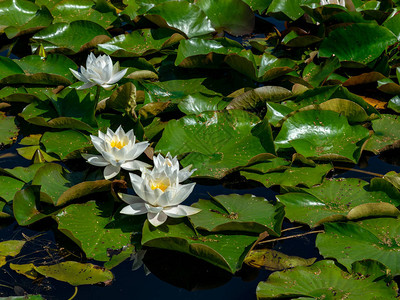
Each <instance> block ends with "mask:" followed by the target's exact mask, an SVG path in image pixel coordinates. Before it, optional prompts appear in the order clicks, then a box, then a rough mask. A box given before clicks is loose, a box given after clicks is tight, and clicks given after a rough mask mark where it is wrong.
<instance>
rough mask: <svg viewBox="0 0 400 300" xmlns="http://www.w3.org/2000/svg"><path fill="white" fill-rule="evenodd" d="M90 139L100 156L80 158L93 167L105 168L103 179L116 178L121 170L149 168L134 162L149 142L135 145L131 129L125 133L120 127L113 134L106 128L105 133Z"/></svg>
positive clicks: (92, 155)
mask: <svg viewBox="0 0 400 300" xmlns="http://www.w3.org/2000/svg"><path fill="white" fill-rule="evenodd" d="M90 138H91V139H92V143H93V145H94V147H95V148H96V150H97V151H98V152H99V153H100V154H101V155H95V154H82V156H83V157H84V158H85V159H87V161H88V163H90V164H92V165H94V166H98V167H105V169H104V178H105V179H110V178H113V177H115V176H117V175H118V173H119V172H120V170H121V168H122V169H124V170H127V171H134V170H140V169H143V168H148V167H150V165H149V164H146V163H144V162H141V161H139V160H136V158H137V157H138V156H139V155H140V154H142V153H143V152H144V150H146V148H147V147H148V146H149V142H140V143H136V137H135V135H134V134H133V130H132V129H131V130H129V131H128V132H127V133H125V131H124V130H123V129H122V127H121V126H119V127H118V129H117V130H116V131H115V132H114V131H112V130H111V129H110V128H108V129H107V133H102V132H101V131H99V135H98V136H93V135H91V136H90Z"/></svg>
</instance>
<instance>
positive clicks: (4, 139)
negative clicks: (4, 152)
mask: <svg viewBox="0 0 400 300" xmlns="http://www.w3.org/2000/svg"><path fill="white" fill-rule="evenodd" d="M18 131H19V130H18V127H17V125H15V117H8V116H6V115H5V113H3V112H0V144H3V145H10V144H12V143H13V142H14V141H15V140H16V139H17V136H18Z"/></svg>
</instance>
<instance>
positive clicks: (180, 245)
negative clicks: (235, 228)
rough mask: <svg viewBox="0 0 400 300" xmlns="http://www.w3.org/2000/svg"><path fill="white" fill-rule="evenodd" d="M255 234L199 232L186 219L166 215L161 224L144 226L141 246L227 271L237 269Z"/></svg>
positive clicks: (253, 240) (231, 271)
mask: <svg viewBox="0 0 400 300" xmlns="http://www.w3.org/2000/svg"><path fill="white" fill-rule="evenodd" d="M256 240H257V236H251V235H241V234H220V233H217V234H216V233H213V234H210V235H200V234H198V233H196V231H195V230H194V229H193V227H192V225H191V224H190V222H189V221H188V220H187V219H185V218H179V219H172V218H168V220H167V222H166V223H164V224H163V225H161V226H158V227H154V226H152V225H151V224H150V223H149V222H148V221H146V222H145V224H144V226H143V238H142V245H143V246H149V247H156V248H162V249H168V250H174V251H179V252H183V253H187V254H189V255H193V256H195V257H197V258H199V259H202V260H205V261H207V262H209V263H211V264H213V265H216V266H218V267H220V268H222V269H224V270H226V271H228V272H230V273H235V272H236V271H238V270H239V269H240V268H241V266H242V263H243V259H244V257H245V256H246V254H247V252H248V251H249V250H250V247H251V246H252V244H253V243H254V242H255V241H256Z"/></svg>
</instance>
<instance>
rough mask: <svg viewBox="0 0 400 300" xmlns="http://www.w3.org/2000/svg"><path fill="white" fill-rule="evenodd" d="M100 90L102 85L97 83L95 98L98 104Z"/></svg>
mask: <svg viewBox="0 0 400 300" xmlns="http://www.w3.org/2000/svg"><path fill="white" fill-rule="evenodd" d="M100 90H101V87H100V86H99V85H96V96H95V98H94V100H95V101H94V103H96V105H97V103H99V98H100Z"/></svg>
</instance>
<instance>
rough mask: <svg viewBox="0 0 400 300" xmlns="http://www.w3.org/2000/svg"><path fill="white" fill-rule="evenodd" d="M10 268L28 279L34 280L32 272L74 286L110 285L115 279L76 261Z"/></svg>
mask: <svg viewBox="0 0 400 300" xmlns="http://www.w3.org/2000/svg"><path fill="white" fill-rule="evenodd" d="M10 268H11V269H13V270H15V271H17V272H18V273H21V274H23V275H25V276H27V277H28V278H32V272H36V273H39V274H41V275H43V276H45V277H50V278H54V279H56V280H59V281H63V282H67V283H69V284H71V285H73V286H78V285H84V284H97V283H105V284H109V283H110V282H111V281H112V280H113V279H114V275H113V274H112V273H111V271H110V270H107V269H105V268H101V267H99V266H96V265H93V264H90V263H86V264H82V263H79V262H76V261H65V262H61V263H58V264H55V265H50V266H35V265H34V264H24V265H18V264H10Z"/></svg>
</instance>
